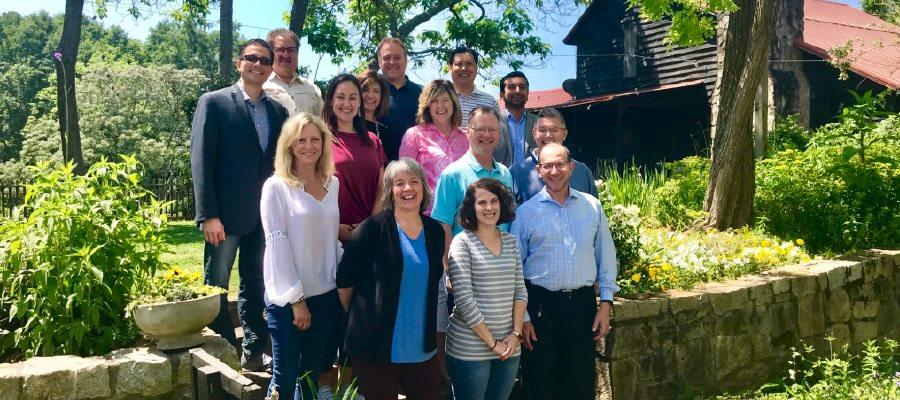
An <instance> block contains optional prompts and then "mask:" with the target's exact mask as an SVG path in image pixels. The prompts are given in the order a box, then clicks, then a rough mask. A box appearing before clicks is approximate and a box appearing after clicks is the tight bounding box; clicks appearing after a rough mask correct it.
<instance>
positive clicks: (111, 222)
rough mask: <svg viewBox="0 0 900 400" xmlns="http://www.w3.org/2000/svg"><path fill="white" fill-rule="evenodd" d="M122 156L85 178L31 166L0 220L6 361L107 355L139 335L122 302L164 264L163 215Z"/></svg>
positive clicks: (0, 325) (0, 354) (0, 348)
mask: <svg viewBox="0 0 900 400" xmlns="http://www.w3.org/2000/svg"><path fill="white" fill-rule="evenodd" d="M123 160H124V161H123V162H122V163H110V162H106V161H101V162H98V163H97V164H94V165H93V166H91V167H90V168H89V170H88V172H87V173H86V174H85V175H84V176H77V175H75V174H73V172H72V170H73V166H72V165H71V164H70V165H67V166H63V167H60V168H57V169H55V170H47V165H46V164H44V165H41V166H38V167H36V168H35V169H34V175H35V177H36V178H35V182H34V183H33V184H31V185H29V186H28V189H27V194H26V197H25V204H24V205H23V206H22V207H19V208H18V209H17V210H16V211H15V213H14V216H13V218H12V219H10V220H9V221H6V222H5V223H4V224H3V225H2V226H0V359H2V360H10V359H13V360H16V359H21V358H22V357H32V356H50V355H56V354H76V355H91V354H101V353H105V352H108V351H109V350H111V349H113V348H116V347H119V346H123V345H127V344H129V343H130V342H131V341H132V340H134V339H135V338H136V331H135V329H134V327H133V324H132V323H131V321H130V320H128V319H127V318H126V317H125V308H126V306H127V304H128V303H129V301H130V300H131V293H133V291H135V290H139V289H140V288H141V287H144V285H146V284H147V282H148V280H149V279H150V277H152V276H153V274H154V273H155V271H156V270H157V269H158V268H160V267H161V266H163V263H162V261H161V260H160V255H161V254H162V252H163V251H164V250H165V243H164V240H163V236H162V234H163V229H164V228H165V226H166V218H165V215H164V214H162V213H161V208H160V207H161V204H160V203H157V202H156V201H155V200H153V199H152V196H150V195H149V192H147V191H146V190H145V189H143V188H142V187H141V186H140V184H139V183H140V179H141V174H140V172H139V170H138V164H137V162H136V161H135V159H134V158H131V157H123ZM26 212H27V213H28V215H27V216H26V215H25V214H26Z"/></svg>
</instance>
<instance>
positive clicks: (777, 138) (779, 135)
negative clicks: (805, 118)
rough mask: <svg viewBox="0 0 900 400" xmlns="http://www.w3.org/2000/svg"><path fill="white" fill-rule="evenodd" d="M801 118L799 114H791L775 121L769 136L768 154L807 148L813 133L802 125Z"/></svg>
mask: <svg viewBox="0 0 900 400" xmlns="http://www.w3.org/2000/svg"><path fill="white" fill-rule="evenodd" d="M799 120H800V118H799V117H798V116H797V115H789V116H787V117H786V118H784V119H780V120H778V121H775V126H774V127H773V128H772V131H771V132H769V136H768V146H766V154H767V155H773V154H775V153H778V152H779V151H784V150H799V151H803V150H806V147H807V146H808V145H809V141H810V139H811V134H810V133H809V131H807V130H806V129H803V127H802V126H800V121H799Z"/></svg>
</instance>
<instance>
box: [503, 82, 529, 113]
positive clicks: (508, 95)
mask: <svg viewBox="0 0 900 400" xmlns="http://www.w3.org/2000/svg"><path fill="white" fill-rule="evenodd" d="M503 85H504V86H505V87H502V88H500V89H502V90H503V92H502V93H500V95H501V96H503V102H504V103H505V104H506V105H507V106H508V107H513V108H522V107H525V103H527V102H528V82H525V78H522V77H518V76H516V77H512V78H507V79H506V81H505V82H503Z"/></svg>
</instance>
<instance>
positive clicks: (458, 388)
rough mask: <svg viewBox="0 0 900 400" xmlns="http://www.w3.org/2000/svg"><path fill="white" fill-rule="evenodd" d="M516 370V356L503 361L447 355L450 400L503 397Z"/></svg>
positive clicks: (517, 361)
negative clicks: (451, 396)
mask: <svg viewBox="0 0 900 400" xmlns="http://www.w3.org/2000/svg"><path fill="white" fill-rule="evenodd" d="M518 370H519V357H518V356H516V357H510V358H508V359H506V361H500V359H499V358H496V359H493V360H484V361H466V360H460V359H457V358H453V357H452V356H450V355H447V372H448V373H449V374H450V382H451V383H452V384H453V399H454V400H482V399H483V400H507V399H508V398H509V393H510V392H511V391H512V388H513V384H514V383H515V381H516V372H517V371H518Z"/></svg>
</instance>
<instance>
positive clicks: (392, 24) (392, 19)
mask: <svg viewBox="0 0 900 400" xmlns="http://www.w3.org/2000/svg"><path fill="white" fill-rule="evenodd" d="M372 3H374V4H375V5H376V6H378V7H381V9H383V10H384V13H385V14H387V15H388V25H389V28H388V29H390V30H391V36H393V37H395V38H398V39H403V38H406V36H405V35H404V36H401V35H400V31H399V29H398V28H397V20H398V19H400V16H399V15H397V13H396V11H395V10H394V8H393V7H391V5H390V4H388V2H386V1H384V0H372ZM407 35H409V33H407Z"/></svg>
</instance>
